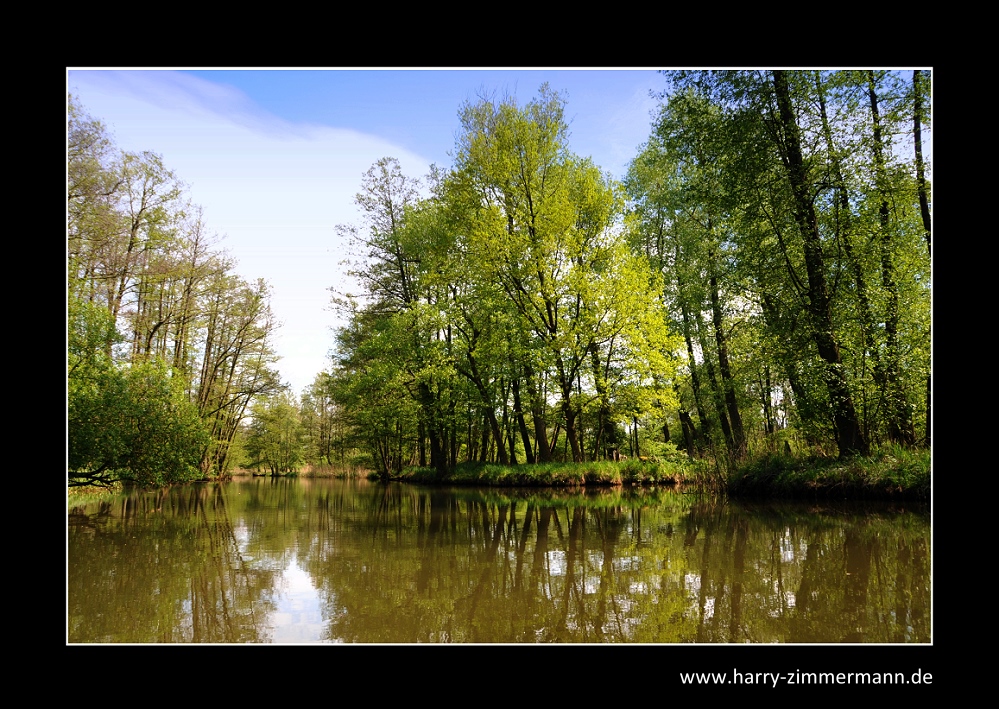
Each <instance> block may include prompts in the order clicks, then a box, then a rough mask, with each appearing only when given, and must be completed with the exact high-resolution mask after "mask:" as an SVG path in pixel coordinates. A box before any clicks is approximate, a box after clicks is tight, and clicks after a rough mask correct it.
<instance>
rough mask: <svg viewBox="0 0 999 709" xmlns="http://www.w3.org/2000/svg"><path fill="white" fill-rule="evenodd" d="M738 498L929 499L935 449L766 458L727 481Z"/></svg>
mask: <svg viewBox="0 0 999 709" xmlns="http://www.w3.org/2000/svg"><path fill="white" fill-rule="evenodd" d="M727 489H728V494H729V495H731V496H733V497H768V498H817V497H819V498H849V499H905V500H929V499H930V451H929V450H926V449H917V450H909V449H906V448H902V447H900V446H888V447H884V448H881V449H880V450H878V451H875V452H874V453H872V454H871V455H869V456H855V457H853V458H848V459H846V460H839V459H837V458H822V457H815V456H810V457H795V456H791V455H776V454H772V455H767V456H762V457H759V458H756V459H754V460H751V461H748V462H746V463H745V464H743V465H741V466H739V467H738V468H737V469H736V470H734V471H733V472H732V473H731V474H730V475H729V477H728V481H727Z"/></svg>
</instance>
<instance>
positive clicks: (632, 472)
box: [392, 456, 705, 487]
mask: <svg viewBox="0 0 999 709" xmlns="http://www.w3.org/2000/svg"><path fill="white" fill-rule="evenodd" d="M392 479H394V480H403V481H407V482H414V483H425V484H441V483H446V484H450V485H489V486H510V487H512V486H525V487H530V486H535V487H585V486H616V485H652V484H658V485H679V484H684V483H703V482H704V480H705V476H704V473H703V471H702V466H700V465H699V464H698V463H697V462H696V461H691V460H689V459H687V458H686V456H684V457H683V458H682V459H681V458H680V457H677V458H676V460H667V461H663V460H627V461H621V462H613V461H593V462H586V463H537V464H523V465H498V464H495V463H461V464H459V465H458V466H457V467H456V469H455V470H454V471H453V472H452V473H450V474H448V475H445V476H440V475H438V474H437V472H436V471H435V470H433V469H432V468H420V467H411V468H405V469H404V470H403V471H402V472H401V473H400V474H398V475H393V476H392Z"/></svg>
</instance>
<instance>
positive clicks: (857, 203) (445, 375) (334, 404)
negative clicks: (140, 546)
mask: <svg viewBox="0 0 999 709" xmlns="http://www.w3.org/2000/svg"><path fill="white" fill-rule="evenodd" d="M664 85H665V89H664V91H663V92H662V95H661V96H660V97H659V99H660V104H659V111H658V114H657V115H656V116H654V118H653V121H652V126H651V132H650V135H649V138H648V140H647V141H646V143H645V144H644V145H642V146H641V147H640V149H639V151H638V154H637V156H636V157H635V158H634V160H633V161H632V163H631V165H630V169H629V171H628V174H627V176H626V177H625V179H624V180H623V182H618V181H616V180H614V179H613V178H612V177H611V176H610V175H609V174H607V173H604V172H602V171H601V170H600V168H599V167H598V166H596V165H594V164H593V163H592V161H591V160H589V159H587V158H584V157H581V156H579V155H576V154H575V153H573V152H572V150H571V149H570V144H569V129H568V124H567V121H566V118H565V113H564V110H565V106H566V101H565V98H564V97H563V96H561V95H560V94H559V93H558V92H556V91H554V90H552V89H551V88H549V87H548V86H542V87H541V88H540V89H539V91H538V94H537V96H536V97H535V98H533V99H532V100H530V101H528V102H526V103H525V102H520V101H518V100H517V99H516V98H513V97H502V98H496V97H483V98H480V99H479V100H476V101H472V102H468V103H467V104H465V105H464V106H462V107H460V111H459V115H460V120H461V128H460V130H459V133H458V136H457V141H456V145H455V149H454V151H453V156H454V160H453V165H451V166H450V167H448V168H439V167H435V168H434V169H432V171H431V173H430V174H429V175H427V176H425V177H422V178H420V179H417V178H415V177H412V176H407V175H405V174H403V172H402V170H401V168H400V166H399V164H398V162H397V161H396V160H394V159H392V158H384V159H382V160H379V161H378V162H377V163H376V164H374V165H373V166H372V167H371V168H370V169H369V170H368V172H367V173H366V174H365V175H364V176H363V177H362V179H361V183H360V192H359V193H358V194H357V196H356V204H357V206H358V208H359V210H360V212H361V214H362V215H363V218H362V220H361V221H360V222H359V223H357V224H349V225H341V226H340V227H338V235H339V238H341V239H343V240H345V241H346V242H347V243H349V244H350V245H351V247H352V253H353V259H352V261H351V270H350V274H351V276H352V277H353V284H354V285H353V287H352V288H350V290H351V292H349V293H348V292H346V291H347V290H348V289H346V288H343V287H342V286H335V287H334V289H333V290H334V298H333V304H334V307H336V308H337V309H338V311H339V313H340V315H341V318H342V322H343V323H344V324H343V326H342V327H341V328H340V329H339V330H338V331H337V332H336V333H335V345H334V352H333V357H332V361H331V363H330V367H329V369H328V371H324V372H321V373H318V374H317V376H316V379H315V381H314V382H313V384H312V386H310V387H308V388H307V389H306V391H305V392H304V393H303V395H302V397H301V399H300V400H299V399H297V398H296V397H294V396H293V395H291V394H290V393H289V392H288V391H287V390H286V389H285V388H283V387H281V386H280V383H279V379H278V377H277V375H276V373H275V371H274V358H273V354H272V353H271V351H270V349H269V344H268V338H269V336H270V333H271V330H272V328H273V321H272V318H271V317H270V314H269V311H268V308H267V290H266V286H265V285H264V284H262V283H257V284H250V283H245V282H242V281H241V280H240V279H239V278H237V277H235V276H234V275H232V264H231V262H230V261H229V260H228V259H227V257H226V256H225V254H224V252H222V251H220V250H218V249H217V248H216V244H215V243H214V242H213V240H212V239H210V238H209V237H208V236H207V235H206V233H205V227H204V225H203V224H202V223H201V220H200V219H199V218H198V210H197V209H196V208H194V207H192V206H190V205H188V204H187V203H186V202H185V201H184V198H183V191H182V189H181V187H180V184H179V182H178V181H177V180H176V178H175V177H174V176H173V175H172V174H171V173H170V172H169V171H168V170H166V169H165V168H164V167H163V166H162V165H161V164H160V161H159V158H157V156H155V155H153V154H151V153H144V154H142V155H130V154H126V153H122V152H120V151H116V150H115V149H114V147H113V145H112V143H111V141H110V140H109V138H108V137H107V135H106V133H105V132H104V129H103V127H102V126H101V125H100V123H99V122H97V121H95V120H94V119H92V118H90V117H89V116H87V115H86V114H85V113H84V112H83V110H82V108H81V107H79V106H77V105H76V104H75V103H73V102H72V100H71V102H70V112H69V140H68V146H69V153H68V154H69V183H68V192H69V212H68V215H69V287H68V292H69V299H68V303H69V387H68V388H69V442H70V445H69V449H70V455H69V468H70V478H71V481H73V480H77V481H81V482H94V481H102V480H108V479H112V478H116V479H133V480H136V481H139V482H144V483H148V482H157V481H163V480H164V479H182V478H183V477H184V476H185V475H186V476H187V477H190V476H195V475H200V476H215V475H222V474H225V473H226V472H227V471H228V470H229V469H231V467H232V466H233V465H243V466H247V467H261V466H263V467H266V468H269V469H270V470H271V471H272V472H281V471H290V470H295V469H297V468H298V466H301V465H302V464H304V463H309V464H311V465H313V466H320V465H324V466H331V467H336V466H340V467H344V466H348V465H353V466H358V467H361V468H368V469H372V470H376V471H378V472H380V473H381V474H382V475H386V476H387V475H391V474H393V473H396V472H399V471H401V470H402V469H403V468H405V467H407V466H413V465H417V466H421V467H428V468H432V469H434V470H436V471H437V472H438V473H439V474H441V475H442V476H443V475H444V474H446V473H447V472H448V471H451V470H453V469H454V468H455V466H457V465H459V464H461V463H465V462H493V463H499V464H503V465H505V464H518V463H544V462H549V461H577V462H582V461H589V460H598V459H605V458H610V459H613V458H617V457H620V456H622V455H627V456H633V457H643V458H652V459H655V458H657V457H660V456H666V455H677V454H686V455H689V456H692V457H706V458H710V459H712V460H714V461H715V462H716V463H717V464H718V465H721V466H723V467H727V466H731V465H734V464H738V463H739V462H740V461H743V460H746V459H747V458H751V457H752V456H754V455H759V454H764V453H767V452H774V451H780V452H784V451H792V452H794V453H796V454H798V453H801V454H818V455H827V456H842V457H846V456H852V455H854V454H866V453H868V452H870V451H871V450H872V449H875V448H878V447H882V446H886V445H898V446H905V447H929V445H930V410H931V400H930V391H931V378H930V340H931V338H930V315H931V314H930V301H931V280H930V237H931V220H930V204H931V200H930V186H929V177H928V175H929V172H930V170H929V167H930V166H929V161H928V159H926V157H924V148H923V141H924V139H925V137H926V136H928V133H929V128H930V106H931V101H930V76H929V74H928V72H922V71H918V70H917V71H906V72H889V71H867V70H863V71H862V70H850V71H690V72H674V71H671V72H664ZM140 408H141V412H140ZM164 471H167V472H164ZM169 471H172V472H169ZM179 471H186V472H185V473H184V475H181V476H180V478H178V477H177V476H178V475H179Z"/></svg>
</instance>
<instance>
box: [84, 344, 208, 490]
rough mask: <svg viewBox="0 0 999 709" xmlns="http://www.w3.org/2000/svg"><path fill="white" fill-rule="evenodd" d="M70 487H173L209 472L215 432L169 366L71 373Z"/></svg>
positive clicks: (112, 367)
mask: <svg viewBox="0 0 999 709" xmlns="http://www.w3.org/2000/svg"><path fill="white" fill-rule="evenodd" d="M68 418H69V459H68V466H69V482H70V485H108V484H112V483H115V482H128V483H134V484H137V485H141V486H156V485H165V484H169V483H173V482H183V481H186V480H195V479H197V478H199V477H201V472H200V470H199V468H198V464H199V462H200V460H201V454H202V451H203V448H204V447H205V446H206V445H207V443H208V434H207V432H206V430H205V427H204V425H203V424H202V422H201V419H200V418H199V416H198V411H197V408H196V407H195V406H194V405H193V404H192V403H191V402H190V401H189V400H188V399H187V397H186V395H185V393H184V385H183V382H182V381H181V380H180V379H179V378H177V377H174V376H172V374H171V372H170V370H169V369H167V368H166V367H163V366H162V365H159V364H156V363H152V362H147V363H141V364H135V365H131V366H124V367H119V366H116V365H113V364H111V363H105V364H103V365H95V366H92V367H88V368H85V369H82V370H80V369H78V370H77V372H76V373H75V374H74V375H73V376H71V377H70V379H69V405H68Z"/></svg>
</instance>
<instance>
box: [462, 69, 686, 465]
mask: <svg viewBox="0 0 999 709" xmlns="http://www.w3.org/2000/svg"><path fill="white" fill-rule="evenodd" d="M564 103H565V102H564V99H563V98H562V97H560V96H559V95H558V94H557V93H555V92H552V91H551V90H550V89H549V88H548V87H547V86H542V87H541V89H540V91H539V97H538V98H537V99H536V100H533V101H531V102H529V103H528V104H527V105H526V106H524V107H523V108H521V107H520V106H518V104H517V103H516V101H514V100H512V99H508V100H505V101H502V102H495V101H492V100H482V101H479V102H478V103H475V104H467V105H466V106H465V107H464V108H463V109H462V130H463V132H462V134H461V135H460V136H459V141H458V153H457V165H456V170H455V178H454V179H456V180H459V181H461V182H463V183H464V185H465V187H464V189H465V191H466V194H469V195H471V196H472V199H470V200H468V202H467V204H468V206H469V210H468V212H467V217H466V219H467V221H466V224H465V226H464V233H465V234H466V236H465V242H464V243H465V246H464V253H465V254H466V255H467V257H468V259H469V262H470V266H469V269H468V270H469V272H470V273H471V274H473V277H475V278H480V279H482V280H483V281H484V282H494V283H497V284H499V286H500V288H501V289H502V292H503V294H504V295H505V296H506V299H507V301H508V302H509V304H510V306H512V310H513V312H515V313H516V316H517V321H519V327H520V328H522V329H523V330H524V331H526V332H528V333H530V335H531V337H532V341H531V343H530V344H529V345H528V346H527V347H526V348H525V349H524V351H525V352H531V353H535V354H536V359H535V361H534V362H530V363H525V367H524V370H523V371H525V373H526V372H531V373H534V372H535V371H537V370H538V369H540V370H542V371H543V372H545V373H546V374H547V375H549V376H550V377H551V379H552V382H553V384H554V386H555V389H556V390H557V391H558V394H559V398H560V404H559V414H560V419H561V421H560V423H561V424H562V425H563V426H564V429H565V433H566V436H567V440H568V444H569V446H570V448H571V451H572V458H573V460H576V461H582V460H583V458H584V453H583V447H582V445H581V440H580V430H579V416H580V414H581V412H582V408H583V405H584V403H585V402H586V401H587V400H589V399H590V398H591V397H593V396H594V393H593V391H594V390H593V389H592V388H590V387H586V388H585V391H584V387H583V379H584V378H586V377H587V375H588V373H589V372H590V371H593V370H592V369H591V367H592V362H593V356H594V353H596V354H597V360H598V361H599V360H600V359H602V358H604V357H605V358H606V359H607V360H613V359H614V358H615V355H614V348H615V347H620V346H622V345H625V346H627V347H628V348H629V350H630V354H631V356H632V357H634V358H641V357H647V358H650V361H651V359H656V361H657V363H658V364H659V366H660V367H661V368H662V369H661V372H660V373H661V374H662V375H663V377H664V378H665V379H668V378H669V374H670V369H671V364H670V360H669V359H668V357H667V356H666V355H665V354H664V350H665V351H668V349H669V343H668V342H667V340H668V338H666V337H665V335H666V332H667V328H666V326H665V322H664V321H663V319H662V312H661V308H660V307H659V305H658V300H657V298H655V296H652V297H650V293H654V292H655V288H654V281H653V280H651V279H650V276H649V272H648V270H647V269H645V268H642V267H641V266H638V265H636V264H635V263H634V262H633V260H632V259H633V257H632V255H630V254H629V253H628V252H627V249H625V248H623V239H622V238H621V235H620V232H619V230H617V229H616V224H617V221H618V219H619V218H620V215H621V209H622V206H623V204H622V199H621V193H620V189H619V187H618V186H616V185H615V184H613V183H612V182H611V181H610V179H609V178H608V177H607V176H605V175H603V174H601V173H600V171H599V169H597V168H596V167H595V166H594V165H593V164H592V163H591V162H590V161H588V160H583V159H580V158H578V157H576V156H574V155H572V154H571V153H570V152H569V150H568V146H567V135H568V127H567V125H566V123H565V120H564V116H563V114H564ZM650 287H651V289H650ZM630 306H634V307H633V309H630ZM663 338H665V339H663ZM517 339H520V338H514V341H516V340H517ZM646 346H650V347H648V348H647V349H646ZM596 371H597V376H598V379H600V375H599V367H598V368H597V370H596ZM528 382H529V386H530V383H531V380H530V378H529V379H528ZM600 387H601V388H602V389H605V387H606V382H605V381H603V380H601V382H600ZM533 391H534V394H535V402H536V406H535V416H534V417H535V421H536V423H537V422H538V421H539V413H540V409H541V407H540V406H539V405H538V404H539V403H540V402H539V401H538V399H537V398H536V397H537V392H538V389H537V387H536V384H535V386H534V388H533ZM598 396H602V397H603V399H604V405H605V407H606V403H607V398H606V397H607V393H606V390H605V391H604V392H603V394H599V395H598ZM605 412H606V408H605ZM538 438H539V440H540V438H541V437H540V435H539V437H538ZM538 448H539V452H538V455H539V458H541V459H545V457H546V455H547V452H548V451H547V448H548V447H547V446H545V445H542V444H541V443H539V445H538Z"/></svg>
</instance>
